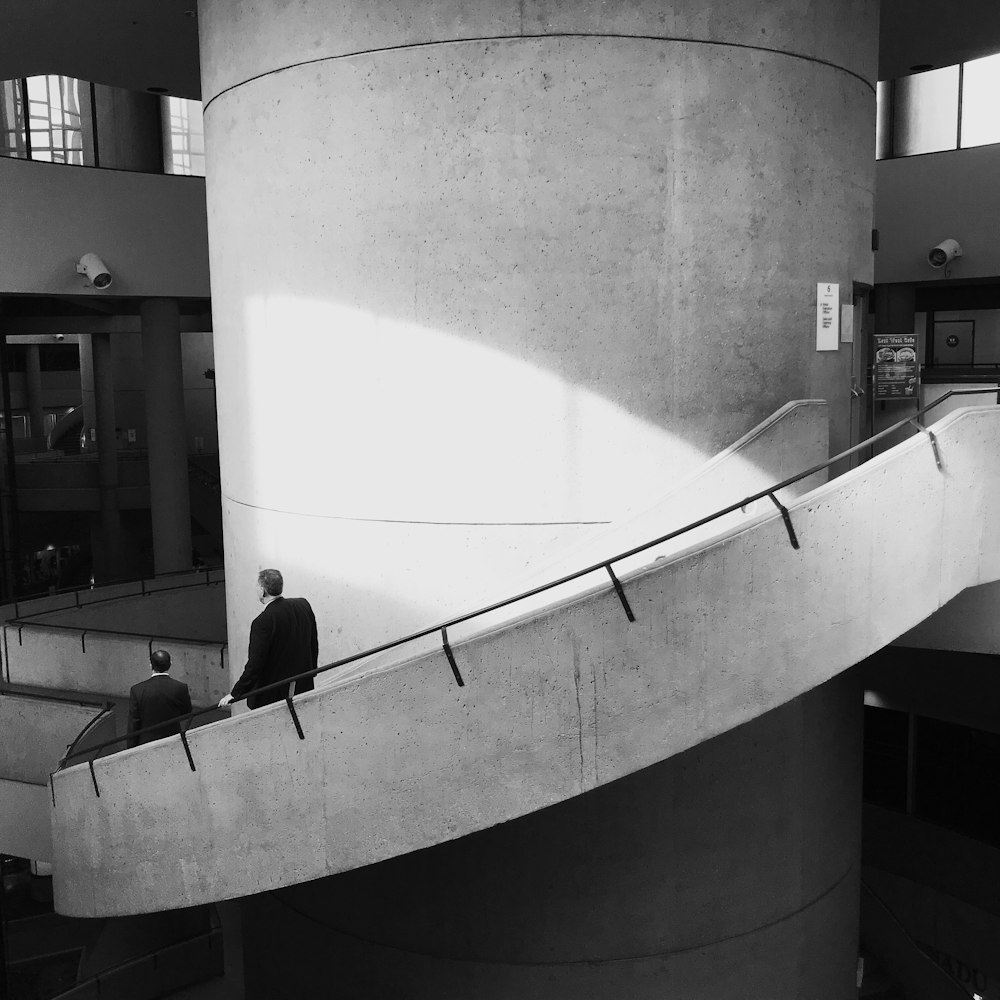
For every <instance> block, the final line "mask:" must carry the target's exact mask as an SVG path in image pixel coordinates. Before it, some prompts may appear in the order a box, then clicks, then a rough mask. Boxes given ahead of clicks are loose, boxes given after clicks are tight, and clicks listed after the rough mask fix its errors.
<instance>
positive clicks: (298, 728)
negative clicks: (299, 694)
mask: <svg viewBox="0 0 1000 1000" xmlns="http://www.w3.org/2000/svg"><path fill="white" fill-rule="evenodd" d="M285 704H286V705H287V706H288V711H289V712H291V713H292V722H294V723H295V731H296V732H297V733H298V734H299V739H300V740H304V739H305V738H306V734H305V733H304V732H302V725H301V723H300V722H299V717H298V715H297V714H296V712H295V706H294V705H293V704H292V694H291V691H289V693H288V694H287V695H286V696H285Z"/></svg>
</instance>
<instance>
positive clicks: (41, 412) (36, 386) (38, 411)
mask: <svg viewBox="0 0 1000 1000" xmlns="http://www.w3.org/2000/svg"><path fill="white" fill-rule="evenodd" d="M39 355H40V349H39V346H38V344H27V345H26V346H25V378H26V381H27V388H28V418H29V420H30V423H31V427H30V433H29V434H28V437H33V438H40V437H45V409H44V407H43V406H42V365H41V359H40V356H39Z"/></svg>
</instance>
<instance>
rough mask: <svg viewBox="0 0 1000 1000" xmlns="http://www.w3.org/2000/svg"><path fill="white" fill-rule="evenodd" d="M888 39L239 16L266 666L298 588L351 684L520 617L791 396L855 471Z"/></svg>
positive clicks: (713, 19) (241, 478) (410, 0)
mask: <svg viewBox="0 0 1000 1000" xmlns="http://www.w3.org/2000/svg"><path fill="white" fill-rule="evenodd" d="M877 15H878V3H877V0H831V2H830V3H827V4H820V5H811V6H809V8H808V13H803V11H802V5H801V4H799V3H796V2H794V0H776V2H768V3H763V2H757V3H748V4H742V5H741V4H734V3H733V2H732V0H715V2H712V0H709V2H708V3H707V4H706V2H705V0H673V2H670V3H663V2H659V0H656V2H654V0H620V2H616V3H594V2H593V0H561V2H558V3H554V2H552V0H496V2H492V3H478V4H469V3H467V2H464V0H385V2H383V3H379V4H375V5H373V4H369V3H345V4H330V3H327V2H325V0H300V2H297V3H295V4H292V5H289V4H287V3H285V2H282V0H262V2H260V3H254V4H247V3H240V2H238V0H205V2H204V3H203V4H202V6H201V7H200V8H199V26H200V30H201V58H202V68H203V74H202V75H203V86H202V92H203V95H204V101H205V127H206V145H207V146H208V148H209V158H208V187H207V195H208V202H209V209H208V211H209V215H208V218H209V244H210V252H211V271H212V301H213V315H214V332H215V349H216V369H217V379H218V387H219V424H220V434H221V449H220V450H221V455H222V480H223V494H224V501H223V502H224V516H225V519H226V520H225V524H226V532H227V544H226V550H227V551H226V568H227V573H226V576H227V586H228V587H229V588H230V590H229V593H228V594H227V603H228V606H229V614H230V633H231V634H234V635H235V634H239V631H240V630H242V629H245V627H246V622H247V621H248V620H249V619H250V618H251V617H252V616H253V614H254V611H255V607H254V579H255V577H256V571H257V569H258V568H260V566H262V565H265V566H267V565H278V566H279V567H280V568H282V569H283V570H284V571H285V576H286V585H287V587H288V588H289V591H290V592H291V593H304V594H307V595H308V596H309V598H310V599H311V600H312V601H313V606H314V607H315V608H316V610H317V613H318V614H319V615H320V622H321V639H320V645H321V649H322V650H323V651H324V656H325V657H328V658H329V659H331V660H332V659H334V658H336V657H338V656H340V655H346V654H348V653H351V652H354V651H356V650H360V649H363V648H366V647H369V646H371V645H373V644H375V643H377V642H381V641H384V640H387V639H391V638H393V637H395V636H397V635H399V634H402V633H404V632H406V631H408V630H412V629H415V628H419V627H421V626H427V625H430V624H432V623H434V622H435V621H440V620H441V619H442V618H446V617H448V616H449V615H450V614H453V613H459V612H461V611H464V610H466V609H467V608H468V606H469V604H470V603H472V604H481V603H485V599H487V598H491V597H502V596H506V595H507V594H510V593H513V592H516V589H517V583H518V582H519V581H520V578H521V575H522V574H524V573H525V571H526V570H533V569H534V568H535V567H536V566H538V565H540V564H543V563H545V562H547V561H549V560H551V559H552V558H553V557H554V556H556V555H558V552H559V551H560V550H561V548H563V547H565V546H566V545H568V544H571V543H573V542H574V541H576V540H577V539H579V538H581V537H582V536H586V535H587V534H588V533H589V532H591V531H593V530H594V528H593V526H594V524H595V523H598V524H600V523H607V522H609V521H613V520H615V519H616V518H618V517H621V516H622V515H623V514H624V512H625V511H626V510H627V509H629V508H631V507H639V508H641V507H642V506H645V505H648V504H650V503H653V502H655V501H656V500H657V499H658V498H659V497H660V496H662V495H663V494H665V493H667V492H668V491H669V490H670V489H671V488H672V487H673V486H675V485H676V484H677V482H678V480H680V479H681V478H682V477H684V476H685V475H686V474H688V473H690V472H693V471H694V469H696V468H697V467H699V466H700V465H701V464H703V463H704V462H705V461H707V460H708V459H710V458H711V457H713V456H714V455H715V454H717V453H718V452H719V451H721V450H722V449H723V448H726V447H728V446H729V445H731V444H732V443H733V442H734V441H735V440H737V439H738V438H739V437H740V436H742V435H743V434H745V433H747V432H749V431H750V430H752V429H753V427H755V426H756V425H757V424H758V423H760V421H762V420H763V419H765V418H766V417H767V416H769V415H770V414H772V413H774V412H775V411H776V410H777V409H778V408H779V407H780V406H782V405H784V404H785V403H786V402H788V401H789V400H790V399H808V398H822V399H826V400H827V401H828V402H829V404H830V412H831V428H830V440H831V447H832V449H833V450H834V451H836V450H837V449H839V448H843V447H845V446H846V442H847V440H848V431H849V418H850V386H851V381H850V380H851V370H850V367H851V358H850V351H849V350H832V351H824V352H818V351H817V350H816V290H817V283H818V282H829V283H833V282H837V283H838V284H839V285H840V288H841V290H842V292H845V293H846V294H847V295H848V296H849V295H850V289H851V287H852V282H853V281H860V282H867V283H871V281H872V273H873V258H872V252H871V225H872V203H873V195H874V179H875V163H874V158H873V156H872V153H871V149H872V142H873V138H872V137H873V135H874V110H875V94H874V84H875V69H876V56H877ZM248 207H249V208H248ZM838 315H839V310H838ZM712 502H713V498H712V497H706V498H705V503H706V511H705V512H706V513H709V512H710V511H711V510H712V509H713V506H712ZM487 590H492V591H493V592H492V593H485V592H484V591H487Z"/></svg>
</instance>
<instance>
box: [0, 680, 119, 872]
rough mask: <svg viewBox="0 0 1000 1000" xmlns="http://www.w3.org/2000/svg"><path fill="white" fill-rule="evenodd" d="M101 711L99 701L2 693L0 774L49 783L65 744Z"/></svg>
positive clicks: (0, 697)
mask: <svg viewBox="0 0 1000 1000" xmlns="http://www.w3.org/2000/svg"><path fill="white" fill-rule="evenodd" d="M101 711H102V708H101V706H99V705H80V704H72V703H69V702H61V701H55V700H51V699H47V698H46V699H42V698H29V697H24V696H22V695H10V694H5V695H0V733H3V742H2V744H0V777H3V778H5V779H8V780H11V781H23V782H27V783H29V784H34V785H48V783H49V772H51V771H54V770H55V768H56V765H57V764H58V763H59V761H60V760H61V759H62V757H63V755H64V754H65V753H66V748H67V747H68V746H69V745H70V744H71V743H72V742H73V741H74V740H75V739H76V738H77V736H79V735H80V733H81V732H82V731H83V730H84V728H85V727H86V726H87V725H88V724H89V723H90V722H91V721H92V720H93V719H94V718H96V717H97V715H99V714H100V712H101ZM2 849H3V848H0V850H2ZM34 856H35V855H30V857H34Z"/></svg>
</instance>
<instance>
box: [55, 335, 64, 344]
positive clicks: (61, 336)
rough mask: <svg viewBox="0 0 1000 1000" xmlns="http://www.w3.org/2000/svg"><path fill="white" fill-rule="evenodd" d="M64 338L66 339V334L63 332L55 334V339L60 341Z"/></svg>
mask: <svg viewBox="0 0 1000 1000" xmlns="http://www.w3.org/2000/svg"><path fill="white" fill-rule="evenodd" d="M65 339H66V334H65V333H57V334H56V340H58V341H60V343H61V342H62V341H64V340H65Z"/></svg>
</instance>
